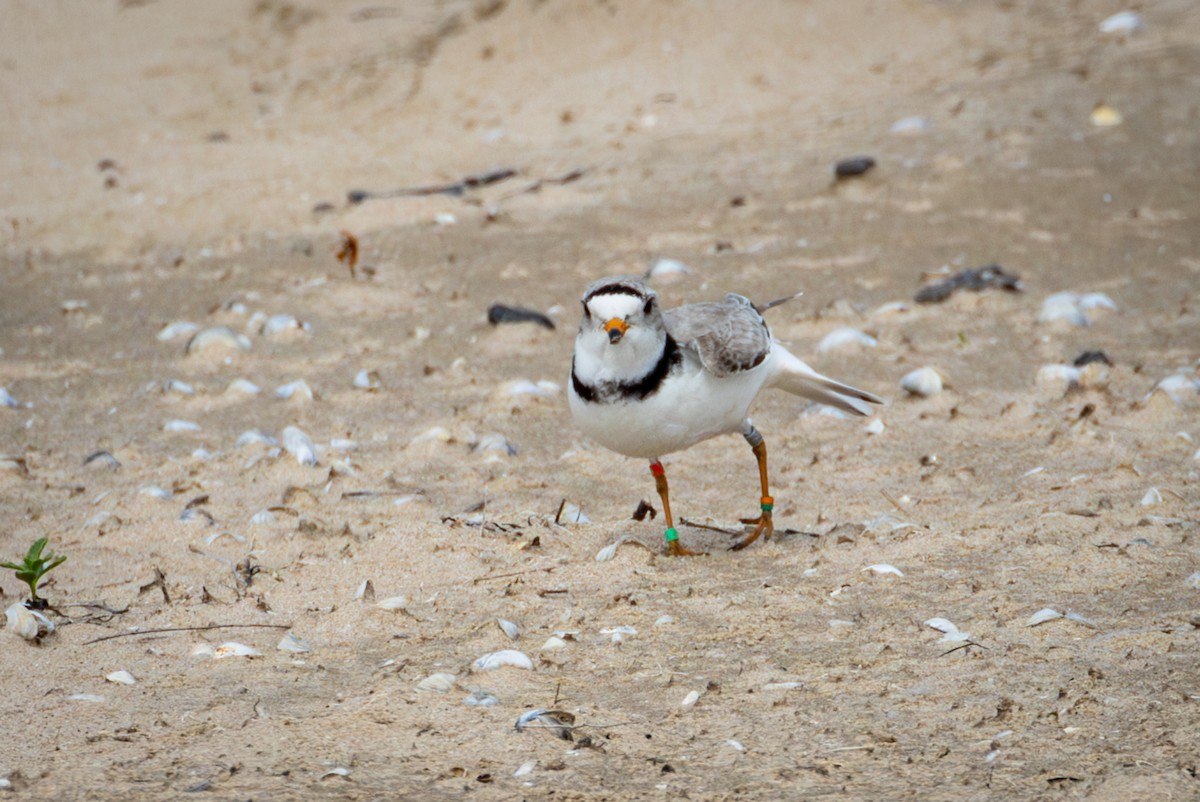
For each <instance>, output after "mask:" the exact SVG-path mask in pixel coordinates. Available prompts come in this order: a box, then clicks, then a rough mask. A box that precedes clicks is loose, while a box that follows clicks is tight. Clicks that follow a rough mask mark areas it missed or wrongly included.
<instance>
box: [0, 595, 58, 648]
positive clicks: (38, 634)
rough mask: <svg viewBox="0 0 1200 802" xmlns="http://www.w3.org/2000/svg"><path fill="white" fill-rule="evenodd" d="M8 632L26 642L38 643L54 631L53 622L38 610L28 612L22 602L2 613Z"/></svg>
mask: <svg viewBox="0 0 1200 802" xmlns="http://www.w3.org/2000/svg"><path fill="white" fill-rule="evenodd" d="M4 617H5V618H6V619H7V624H6V626H7V627H8V631H9V632H12V633H13V634H15V635H19V636H21V637H22V638H24V639H25V640H27V641H35V642H36V641H39V640H41V639H42V638H43V637H45V636H46V635H49V634H50V633H51V632H53V631H54V622H53V621H51V620H50V619H49V618H47V617H46V615H45V614H44V613H42V612H41V611H40V610H30V609H29V608H28V607H26V606H25V605H24V604H23V603H22V602H17V603H16V604H12V605H10V606H9V607H8V609H7V610H5V611H4Z"/></svg>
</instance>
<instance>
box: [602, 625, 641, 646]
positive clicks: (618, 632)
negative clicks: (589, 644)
mask: <svg viewBox="0 0 1200 802" xmlns="http://www.w3.org/2000/svg"><path fill="white" fill-rule="evenodd" d="M600 634H601V635H608V636H609V637H610V638H612V642H613V643H620V642H621V641H623V640H625V638H626V636H633V635H636V634H638V631H637V630H636V629H634V628H633V627H631V626H626V625H622V626H618V627H605V628H604V629H602V630H600Z"/></svg>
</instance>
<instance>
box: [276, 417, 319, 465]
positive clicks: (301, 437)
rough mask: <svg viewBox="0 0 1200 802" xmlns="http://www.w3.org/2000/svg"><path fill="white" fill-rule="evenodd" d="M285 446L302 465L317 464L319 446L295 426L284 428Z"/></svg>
mask: <svg viewBox="0 0 1200 802" xmlns="http://www.w3.org/2000/svg"><path fill="white" fill-rule="evenodd" d="M283 447H284V448H285V449H287V452H288V453H289V454H291V455H292V456H293V457H295V458H296V462H299V463H300V464H301V465H316V464H317V448H316V446H315V445H313V441H312V438H311V437H309V436H308V435H307V434H305V433H304V432H303V431H302V430H300V429H298V428H296V427H295V426H289V427H287V428H286V429H284V430H283Z"/></svg>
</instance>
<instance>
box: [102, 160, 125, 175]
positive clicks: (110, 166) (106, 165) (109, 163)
mask: <svg viewBox="0 0 1200 802" xmlns="http://www.w3.org/2000/svg"><path fill="white" fill-rule="evenodd" d="M96 169H97V170H99V171H100V172H104V171H105V170H119V169H121V168H119V167H118V166H117V162H116V161H115V160H114V159H101V160H100V161H98V162H96Z"/></svg>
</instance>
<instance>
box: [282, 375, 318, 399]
mask: <svg viewBox="0 0 1200 802" xmlns="http://www.w3.org/2000/svg"><path fill="white" fill-rule="evenodd" d="M314 396H315V393H313V389H312V388H311V387H309V386H308V382H306V381H304V379H297V380H296V381H293V382H288V383H287V384H281V385H279V386H278V387H276V388H275V397H276V398H279V399H282V400H284V401H287V400H288V399H290V398H293V397H295V398H298V399H302V400H304V401H312V400H313V397H314Z"/></svg>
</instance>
